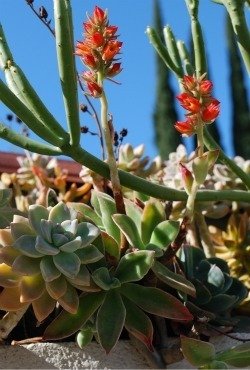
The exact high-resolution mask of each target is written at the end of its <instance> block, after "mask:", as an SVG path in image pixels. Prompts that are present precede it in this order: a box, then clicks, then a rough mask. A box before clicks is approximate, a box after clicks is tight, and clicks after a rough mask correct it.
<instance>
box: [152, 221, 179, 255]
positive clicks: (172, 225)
mask: <svg viewBox="0 0 250 370" xmlns="http://www.w3.org/2000/svg"><path fill="white" fill-rule="evenodd" d="M179 230H180V223H179V222H178V221H163V222H161V223H159V224H158V225H157V226H156V227H155V229H154V231H153V233H152V235H151V238H150V244H154V245H156V246H157V247H159V248H161V249H164V250H166V249H167V248H168V246H169V245H170V244H171V243H172V242H173V241H174V240H175V238H176V237H177V235H178V233H179Z"/></svg>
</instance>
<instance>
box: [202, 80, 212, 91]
mask: <svg viewBox="0 0 250 370" xmlns="http://www.w3.org/2000/svg"><path fill="white" fill-rule="evenodd" d="M212 88H213V83H212V81H209V80H203V81H201V83H200V93H201V94H202V95H206V94H210V93H211V91H212Z"/></svg>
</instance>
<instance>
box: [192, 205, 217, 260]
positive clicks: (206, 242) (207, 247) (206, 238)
mask: <svg viewBox="0 0 250 370" xmlns="http://www.w3.org/2000/svg"><path fill="white" fill-rule="evenodd" d="M195 221H196V225H197V228H198V230H199V235H200V238H201V244H202V248H203V250H204V253H205V255H206V257H207V258H210V257H215V250H214V245H213V242H212V240H211V236H210V233H209V230H208V226H207V223H206V220H205V217H204V216H203V214H202V213H201V212H195Z"/></svg>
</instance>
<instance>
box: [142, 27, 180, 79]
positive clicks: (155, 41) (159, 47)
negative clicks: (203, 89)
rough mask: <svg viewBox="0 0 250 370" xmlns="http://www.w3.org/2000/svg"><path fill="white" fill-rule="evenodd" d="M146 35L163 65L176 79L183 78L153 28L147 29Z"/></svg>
mask: <svg viewBox="0 0 250 370" xmlns="http://www.w3.org/2000/svg"><path fill="white" fill-rule="evenodd" d="M146 34H147V35H148V38H149V41H150V43H151V44H152V45H153V47H154V48H155V50H156V51H157V53H158V54H159V55H160V57H161V58H162V60H163V61H164V63H165V64H166V65H167V66H168V68H169V69H171V70H172V71H173V72H174V73H175V74H176V76H177V77H178V78H182V77H183V71H182V68H180V67H177V66H176V65H175V63H174V62H173V60H172V59H171V57H170V55H169V52H168V50H167V48H166V47H165V45H164V44H163V43H162V41H161V39H160V36H159V35H158V34H157V32H156V31H155V29H154V28H152V27H147V29H146Z"/></svg>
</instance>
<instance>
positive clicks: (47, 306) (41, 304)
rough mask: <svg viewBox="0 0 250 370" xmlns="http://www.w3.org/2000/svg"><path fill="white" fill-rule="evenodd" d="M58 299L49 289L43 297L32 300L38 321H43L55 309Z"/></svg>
mask: <svg viewBox="0 0 250 370" xmlns="http://www.w3.org/2000/svg"><path fill="white" fill-rule="evenodd" d="M55 305H56V301H55V300H54V299H53V298H51V296H50V295H49V294H48V292H47V291H45V292H44V293H43V294H42V295H41V297H39V298H38V299H36V300H35V301H33V302H32V307H33V310H34V314H35V316H36V318H37V320H38V322H42V321H44V320H45V319H46V317H48V315H49V314H51V312H53V311H54V308H55Z"/></svg>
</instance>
